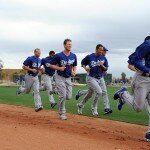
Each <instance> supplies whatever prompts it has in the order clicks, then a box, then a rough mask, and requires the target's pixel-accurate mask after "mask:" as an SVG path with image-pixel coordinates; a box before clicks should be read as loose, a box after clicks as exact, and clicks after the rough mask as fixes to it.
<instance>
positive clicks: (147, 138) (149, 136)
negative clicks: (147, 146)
mask: <svg viewBox="0 0 150 150" xmlns="http://www.w3.org/2000/svg"><path fill="white" fill-rule="evenodd" d="M145 141H147V142H150V132H147V133H146V134H145Z"/></svg>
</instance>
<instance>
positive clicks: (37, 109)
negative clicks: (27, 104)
mask: <svg viewBox="0 0 150 150" xmlns="http://www.w3.org/2000/svg"><path fill="white" fill-rule="evenodd" d="M42 109H43V106H41V107H39V108H35V112H39V111H41V110H42Z"/></svg>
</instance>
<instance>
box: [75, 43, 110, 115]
mask: <svg viewBox="0 0 150 150" xmlns="http://www.w3.org/2000/svg"><path fill="white" fill-rule="evenodd" d="M103 51H104V47H103V46H102V45H101V44H98V45H97V46H96V51H95V53H92V54H90V55H87V56H86V57H85V58H84V59H83V60H82V62H81V65H82V67H83V68H84V69H85V71H86V72H87V77H86V83H87V85H88V86H89V90H88V93H87V94H86V95H85V97H84V99H83V100H82V101H81V102H80V103H79V104H77V107H78V114H82V109H83V108H84V105H85V103H86V102H87V101H88V99H89V98H91V96H92V94H93V92H94V94H95V96H94V100H93V104H92V106H91V111H92V114H93V116H98V111H97V105H98V99H99V97H100V96H101V95H102V93H103V90H102V87H103V85H104V80H103V72H104V70H105V71H107V68H108V62H107V59H106V57H105V56H104V55H103ZM105 87H106V86H105ZM103 89H104V87H103ZM105 91H106V89H105Z"/></svg>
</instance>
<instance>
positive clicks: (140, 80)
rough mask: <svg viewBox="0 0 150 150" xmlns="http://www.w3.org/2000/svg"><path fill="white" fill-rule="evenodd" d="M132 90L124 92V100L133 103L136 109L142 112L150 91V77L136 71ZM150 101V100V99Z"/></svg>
mask: <svg viewBox="0 0 150 150" xmlns="http://www.w3.org/2000/svg"><path fill="white" fill-rule="evenodd" d="M132 92H133V94H132V95H130V94H129V92H127V91H125V92H124V93H123V94H122V96H121V97H122V99H123V101H124V102H126V103H128V104H129V105H131V106H132V107H133V108H134V110H135V111H137V112H140V111H142V110H143V108H144V106H145V103H146V101H147V100H149V99H147V98H148V95H149V93H150V77H144V76H142V75H141V73H136V74H135V76H134V79H133V82H132ZM149 101H150V100H149Z"/></svg>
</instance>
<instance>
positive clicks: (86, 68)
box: [82, 65, 90, 72]
mask: <svg viewBox="0 0 150 150" xmlns="http://www.w3.org/2000/svg"><path fill="white" fill-rule="evenodd" d="M82 67H83V68H84V69H85V71H86V72H90V67H88V66H85V65H83V66H82Z"/></svg>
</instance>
